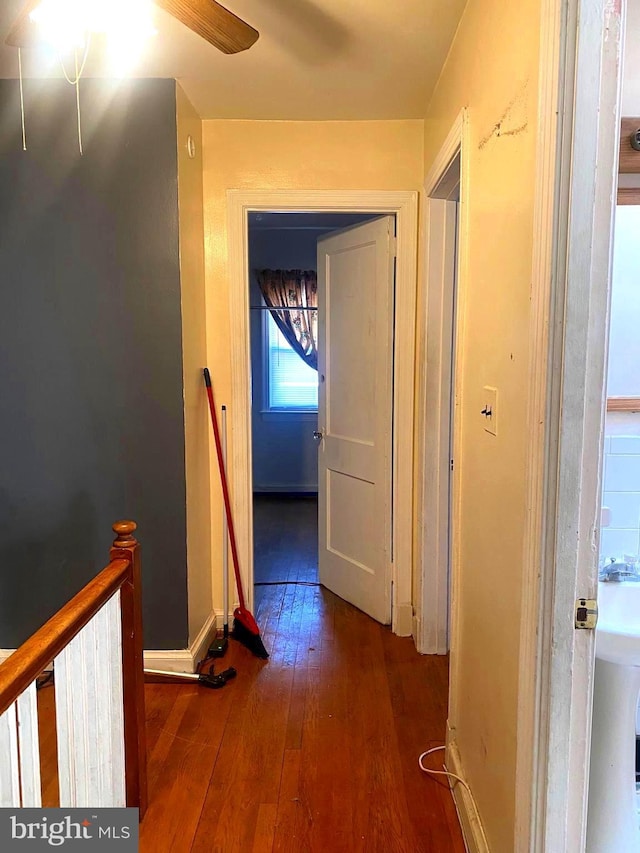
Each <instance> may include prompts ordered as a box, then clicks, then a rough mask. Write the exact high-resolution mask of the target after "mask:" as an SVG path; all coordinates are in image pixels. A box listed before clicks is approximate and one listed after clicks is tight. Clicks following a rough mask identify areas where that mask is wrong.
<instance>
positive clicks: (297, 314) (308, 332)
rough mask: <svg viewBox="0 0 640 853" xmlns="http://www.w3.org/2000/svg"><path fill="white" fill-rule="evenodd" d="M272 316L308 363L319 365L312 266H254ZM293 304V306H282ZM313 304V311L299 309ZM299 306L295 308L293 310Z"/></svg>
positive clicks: (316, 292) (316, 281) (315, 298)
mask: <svg viewBox="0 0 640 853" xmlns="http://www.w3.org/2000/svg"><path fill="white" fill-rule="evenodd" d="M256 277H257V279H258V284H259V285H260V290H261V292H262V296H263V297H264V301H265V302H266V304H267V306H268V307H269V308H270V309H271V316H272V317H273V319H274V320H275V322H276V324H277V326H278V328H279V329H280V331H281V332H282V334H283V335H284V336H285V338H286V339H287V342H288V343H289V344H290V345H291V348H292V349H293V350H294V352H296V353H297V354H298V355H299V356H300V358H301V359H302V360H303V361H305V362H306V363H307V364H308V365H309V367H313V369H314V370H317V369H318V311H317V308H318V279H317V276H316V274H315V272H314V271H313V270H256ZM290 307H291V308H293V309H294V310H283V309H289V308H290ZM304 308H313V309H314V310H313V311H305V310H301V309H304ZM295 309H298V310H295Z"/></svg>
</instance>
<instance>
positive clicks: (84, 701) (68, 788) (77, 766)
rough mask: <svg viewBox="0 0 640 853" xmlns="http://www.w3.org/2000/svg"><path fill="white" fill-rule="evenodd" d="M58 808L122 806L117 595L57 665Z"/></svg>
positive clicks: (120, 693)
mask: <svg viewBox="0 0 640 853" xmlns="http://www.w3.org/2000/svg"><path fill="white" fill-rule="evenodd" d="M55 683H56V722H57V730H58V733H57V734H58V771H59V776H60V805H61V806H63V807H72V806H87V807H90V806H96V807H105V806H118V807H122V806H124V805H125V802H126V794H125V777H124V772H125V771H124V715H123V698H122V642H121V627H120V592H119V591H118V592H117V593H116V594H115V595H114V596H113V597H112V598H111V599H110V600H109V601H108V602H107V603H106V604H105V605H104V607H103V608H102V609H101V610H100V611H99V612H98V613H97V614H96V615H95V616H94V618H93V619H92V620H91V622H89V623H88V624H87V625H86V626H85V627H84V628H83V629H82V631H80V633H79V634H78V635H77V636H76V637H75V638H74V639H73V640H72V641H71V642H70V643H69V645H68V646H67V648H66V649H64V651H63V652H62V653H61V654H60V655H58V657H57V658H56V660H55Z"/></svg>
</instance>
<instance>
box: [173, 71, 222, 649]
mask: <svg viewBox="0 0 640 853" xmlns="http://www.w3.org/2000/svg"><path fill="white" fill-rule="evenodd" d="M176 108H177V128H178V205H179V211H180V280H181V308H182V361H183V374H184V422H185V471H186V486H187V592H188V608H189V643H190V644H192V643H193V642H194V640H195V639H196V637H197V635H198V633H199V632H200V631H201V629H202V628H203V626H204V625H205V623H206V621H207V619H208V617H209V616H210V615H211V613H212V608H213V601H212V593H211V588H212V578H211V536H210V521H211V500H210V493H209V469H210V456H209V429H210V427H209V410H208V406H207V401H206V395H205V393H204V384H203V380H202V368H203V366H204V365H205V364H206V357H207V352H206V329H205V281H204V241H203V193H202V122H201V121H200V118H199V116H198V115H197V113H196V112H195V110H194V108H193V107H192V105H191V104H190V102H189V100H188V99H187V96H186V95H185V94H184V92H183V91H182V89H181V88H180V86H179V85H177V86H176ZM188 136H191V137H192V138H193V140H194V142H195V152H196V156H195V157H194V158H193V159H191V158H190V157H189V155H188V153H187V138H188Z"/></svg>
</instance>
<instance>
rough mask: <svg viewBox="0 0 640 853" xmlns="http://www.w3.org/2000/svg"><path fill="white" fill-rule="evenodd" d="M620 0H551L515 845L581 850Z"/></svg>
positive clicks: (541, 137) (542, 95)
mask: <svg viewBox="0 0 640 853" xmlns="http://www.w3.org/2000/svg"><path fill="white" fill-rule="evenodd" d="M623 20H624V3H623V2H620V0H588V2H587V0H568V2H560V0H544V2H543V3H542V8H541V60H540V82H539V93H538V104H539V107H538V152H537V158H536V171H537V186H536V205H535V211H534V247H533V248H534V252H533V287H532V322H531V334H530V364H531V367H530V371H529V372H530V376H531V383H530V389H529V400H530V412H529V424H530V435H531V439H532V440H531V452H530V454H529V460H528V466H527V467H528V471H529V474H528V477H529V482H528V487H529V502H528V518H529V521H528V526H527V531H526V536H525V542H524V559H523V567H524V576H523V601H522V631H521V644H520V673H521V679H520V687H519V702H518V707H519V720H518V766H517V785H516V833H515V838H514V850H515V851H516V853H520V851H522V853H546V851H551V850H553V851H558V853H565V851H566V853H573V851H579V850H584V844H585V831H586V808H587V783H588V770H589V752H590V746H589V744H590V735H591V702H592V694H593V671H594V645H595V643H594V640H595V632H593V631H584V630H576V629H575V628H574V609H575V600H576V597H577V596H581V597H586V598H594V597H595V596H596V590H597V549H596V547H595V545H596V541H597V539H596V530H597V526H598V517H599V511H600V473H601V455H602V436H603V422H604V407H605V362H606V342H607V326H608V291H609V281H610V267H611V261H610V257H611V234H612V221H613V204H614V200H615V188H616V178H617V160H618V142H617V140H618V135H619V114H620V113H619V101H620V82H621V34H622V32H623Z"/></svg>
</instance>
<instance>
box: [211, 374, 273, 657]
mask: <svg viewBox="0 0 640 853" xmlns="http://www.w3.org/2000/svg"><path fill="white" fill-rule="evenodd" d="M203 372H204V384H205V385H206V387H207V397H208V398H209V410H210V411H211V423H212V424H213V435H214V437H215V440H216V453H217V455H218V467H219V468H220V480H221V482H222V494H223V496H224V508H225V510H226V513H227V525H228V527H229V539H230V540H231V553H232V555H233V573H234V574H235V577H236V586H237V587H238V598H239V599H240V605H239V607H236V609H235V610H234V611H233V629H232V631H231V635H232V636H233V637H235V639H236V640H238V641H239V642H240V643H242V644H243V645H244V646H246V647H247V648H248V649H249V651H251V652H253V654H254V655H255V656H256V657H258V658H264V659H266V658H268V657H269V652H268V651H267V650H266V649H265V647H264V643H263V642H262V639H261V638H260V629H259V628H258V625H257V623H256V620H255V619H254V618H253V615H252V614H251V612H250V611H249V610H247V607H246V605H245V601H244V593H243V591H242V580H241V579H240V562H239V560H238V548H237V545H236V532H235V529H234V526H233V517H232V515H231V501H230V500H229V486H228V483H227V472H226V470H225V467H224V457H223V455H222V442H221V441H220V428H219V426H218V417H217V415H216V406H215V403H214V400H213V388H212V387H211V376H210V374H209V369H208V368H207V367H205V368H204V371H203Z"/></svg>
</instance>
